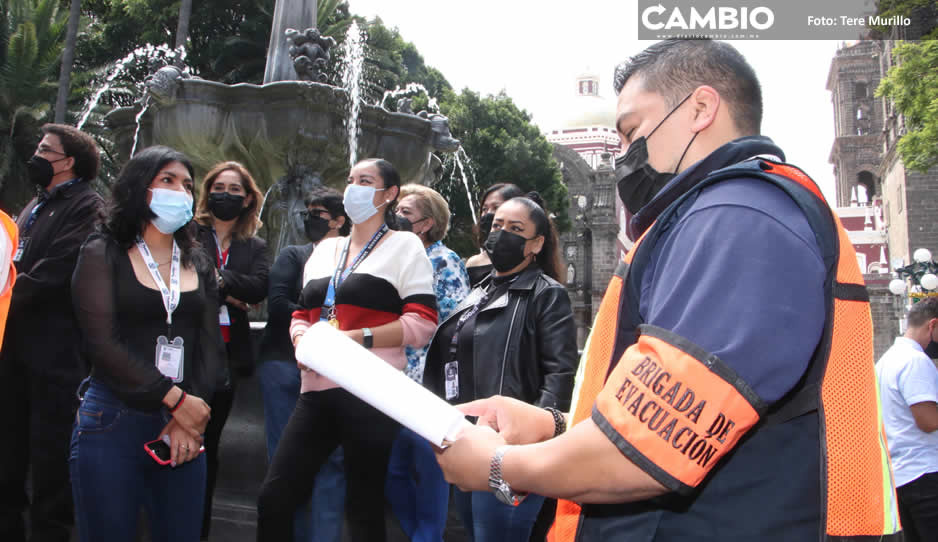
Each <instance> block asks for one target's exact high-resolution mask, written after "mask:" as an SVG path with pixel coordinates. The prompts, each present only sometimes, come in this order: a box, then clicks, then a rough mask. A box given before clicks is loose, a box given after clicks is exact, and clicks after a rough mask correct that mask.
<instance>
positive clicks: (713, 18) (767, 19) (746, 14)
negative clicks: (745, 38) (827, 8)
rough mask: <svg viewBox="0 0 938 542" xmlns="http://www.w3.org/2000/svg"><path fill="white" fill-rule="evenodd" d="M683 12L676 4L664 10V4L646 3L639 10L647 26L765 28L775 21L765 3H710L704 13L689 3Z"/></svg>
mask: <svg viewBox="0 0 938 542" xmlns="http://www.w3.org/2000/svg"><path fill="white" fill-rule="evenodd" d="M689 9H690V11H689V13H688V15H689V17H688V16H685V15H684V13H683V12H682V11H681V8H680V7H679V6H675V7H674V9H672V10H671V14H670V15H668V17H667V20H665V18H664V15H665V13H666V12H667V11H668V10H667V9H666V8H665V7H664V6H662V5H661V4H658V5H657V6H648V7H647V8H645V10H644V11H643V12H642V24H643V25H644V26H645V28H647V29H649V30H748V29H750V28H752V29H755V30H767V29H769V28H771V27H772V24H773V23H775V13H773V12H772V10H771V9H769V8H767V7H764V6H762V7H757V8H755V9H753V10H750V9H749V8H747V7H740V8H733V7H711V8H710V9H708V10H707V11H706V12H704V13H702V14H701V13H700V12H699V11H697V8H694V7H691V8H689Z"/></svg>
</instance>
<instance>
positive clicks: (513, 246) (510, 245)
mask: <svg viewBox="0 0 938 542" xmlns="http://www.w3.org/2000/svg"><path fill="white" fill-rule="evenodd" d="M535 237H537V236H535ZM535 237H532V238H531V239H534V238H535ZM531 239H526V238H524V237H522V236H520V235H518V234H517V233H511V232H510V231H506V230H495V231H493V232H492V233H490V234H489V238H488V239H486V241H485V245H484V248H485V252H487V253H488V255H489V259H490V260H492V267H494V268H495V270H496V271H498V272H500V273H504V272H505V271H510V270H512V269H514V268H515V267H518V266H519V265H521V262H523V261H524V259H525V258H526V257H527V256H525V255H524V244H525V242H527V241H530V240H531Z"/></svg>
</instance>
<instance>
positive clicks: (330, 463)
mask: <svg viewBox="0 0 938 542" xmlns="http://www.w3.org/2000/svg"><path fill="white" fill-rule="evenodd" d="M257 376H258V378H259V379H260V381H261V392H262V393H263V395H264V432H265V433H266V436H267V461H268V463H269V462H270V460H271V459H272V458H273V456H274V451H276V449H277V444H279V443H280V436H281V435H282V434H283V429H284V428H285V427H286V426H287V421H289V420H290V415H291V414H293V409H294V407H295V406H296V399H297V397H299V396H300V370H299V369H297V367H296V361H265V362H262V363H261V364H260V365H259V366H258V368H257ZM344 513H345V469H344V466H343V461H342V448H341V447H339V448H337V449H336V451H335V452H333V454H332V455H331V456H329V459H328V460H327V461H326V462H325V463H324V464H323V466H322V468H321V469H320V470H319V474H317V475H316V482H315V485H314V487H313V496H312V498H311V499H310V501H309V502H307V503H304V504H303V505H301V506H300V507H299V508H298V509H297V511H296V516H295V518H294V520H293V521H294V524H293V533H294V534H293V536H294V539H295V540H296V541H297V542H341V540H342V521H343V517H342V516H343V514H344Z"/></svg>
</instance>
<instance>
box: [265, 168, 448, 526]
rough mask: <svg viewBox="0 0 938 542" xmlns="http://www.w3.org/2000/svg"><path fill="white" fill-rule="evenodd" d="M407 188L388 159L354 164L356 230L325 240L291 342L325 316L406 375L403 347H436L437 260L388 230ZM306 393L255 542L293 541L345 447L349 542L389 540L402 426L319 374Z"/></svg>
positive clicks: (273, 475)
mask: <svg viewBox="0 0 938 542" xmlns="http://www.w3.org/2000/svg"><path fill="white" fill-rule="evenodd" d="M400 184H401V180H400V175H399V174H398V173H397V171H396V170H395V169H394V166H392V165H391V164H390V162H387V161H386V160H381V159H369V160H363V161H361V162H359V163H358V164H356V165H355V166H354V167H353V168H352V170H351V172H350V173H349V178H348V186H347V187H346V189H345V195H344V197H343V203H344V206H345V212H346V214H347V215H348V216H349V218H350V219H351V221H352V224H353V226H352V231H351V233H350V234H349V236H348V237H347V238H335V239H325V240H323V241H321V242H320V243H319V244H318V245H316V249H315V250H314V251H313V255H312V256H311V257H310V259H309V261H308V262H307V263H306V269H305V270H304V273H303V280H304V282H305V283H306V285H305V286H304V288H303V292H302V294H301V296H300V303H299V304H300V306H301V307H302V309H301V310H298V311H296V312H294V313H293V321H292V323H291V325H290V335H291V337H292V338H293V343H294V345H295V344H296V343H297V342H298V341H299V339H300V337H302V335H303V334H304V333H305V332H306V330H307V329H308V328H309V326H310V325H312V324H313V323H314V322H317V321H320V320H324V321H328V322H329V323H330V324H332V325H334V326H336V327H337V328H338V329H340V330H341V331H342V332H343V333H345V334H346V335H347V336H348V337H349V338H351V339H352V340H354V341H355V342H357V343H359V344H361V345H362V346H364V347H365V348H369V349H372V350H373V352H374V353H375V355H377V356H378V357H380V358H382V359H383V360H384V361H386V362H388V363H389V364H391V365H392V366H394V367H395V368H397V369H399V370H403V369H404V367H405V365H406V364H407V358H406V356H405V354H404V347H405V346H408V345H409V346H414V347H418V348H419V347H422V346H423V345H424V344H426V343H427V342H428V341H429V339H430V336H431V335H432V334H433V331H434V330H435V329H436V324H437V309H436V296H435V295H434V291H433V270H432V268H431V266H430V260H429V259H427V254H426V251H425V250H424V247H423V244H422V243H421V242H420V240H419V239H418V238H417V237H416V236H414V235H412V234H410V233H407V232H398V231H392V230H390V229H389V226H388V223H389V222H391V221H393V220H394V216H393V212H394V211H393V204H394V202H395V201H396V200H397V197H398V193H399V190H400ZM392 223H393V222H392ZM341 362H342V360H339V359H337V360H336V363H341ZM301 392H302V393H301V394H300V398H299V400H298V401H297V404H296V409H295V410H294V411H293V415H292V416H291V417H290V421H289V422H288V423H287V427H286V429H285V430H284V432H283V436H282V437H281V439H280V444H279V445H278V447H277V451H276V453H275V454H274V458H273V462H272V463H271V465H270V468H269V470H268V472H267V477H266V479H265V480H264V485H263V487H262V489H261V495H260V498H259V499H258V524H257V540H258V541H259V542H279V541H283V540H292V539H293V521H292V519H293V513H294V511H295V510H296V507H297V505H298V504H300V503H302V502H304V501H305V500H306V499H308V498H309V495H310V492H311V491H312V487H313V480H314V477H315V476H316V473H317V472H318V471H319V468H320V466H321V465H322V464H323V462H325V461H326V459H327V458H328V457H329V455H330V454H331V453H332V452H333V450H335V448H336V447H337V446H340V445H341V446H342V449H343V452H344V454H345V469H346V481H347V490H346V500H345V502H346V506H345V512H346V518H347V520H348V522H347V525H348V527H349V533H348V534H349V538H350V539H351V540H352V541H353V542H359V541H362V542H366V541H367V542H381V541H383V540H385V536H386V533H385V529H384V520H383V517H384V480H385V474H386V473H387V467H388V456H389V455H390V453H391V444H392V442H393V441H394V437H395V436H396V435H397V433H398V430H399V428H400V426H399V425H398V424H397V422H395V421H393V420H392V419H390V418H388V417H387V416H385V415H384V414H382V413H381V412H380V411H378V410H376V409H375V408H373V407H371V406H370V405H368V404H367V403H365V402H364V401H362V400H360V399H358V398H356V397H355V396H354V395H352V394H350V393H349V392H347V391H345V390H343V389H341V388H338V387H337V386H336V385H335V383H333V382H331V381H330V380H328V379H326V378H325V377H323V376H321V375H319V374H317V373H314V372H311V371H305V372H304V373H303V376H302V388H301Z"/></svg>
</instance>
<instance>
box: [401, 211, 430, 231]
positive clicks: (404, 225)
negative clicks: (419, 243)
mask: <svg viewBox="0 0 938 542" xmlns="http://www.w3.org/2000/svg"><path fill="white" fill-rule="evenodd" d="M426 219H427V217H423V218H421V219H419V220H414V221H413V222H411V221H410V219H409V218H407V217H406V216H401V215H397V229H398V230H399V231H410V232H412V231H414V224H419V223H420V222H423V221H424V220H426ZM417 235H420V234H419V233H418V234H417Z"/></svg>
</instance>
